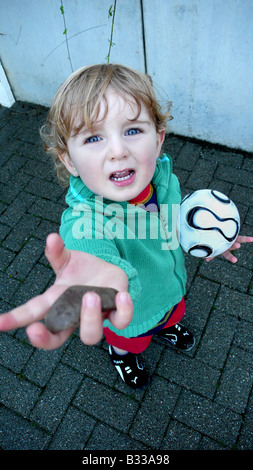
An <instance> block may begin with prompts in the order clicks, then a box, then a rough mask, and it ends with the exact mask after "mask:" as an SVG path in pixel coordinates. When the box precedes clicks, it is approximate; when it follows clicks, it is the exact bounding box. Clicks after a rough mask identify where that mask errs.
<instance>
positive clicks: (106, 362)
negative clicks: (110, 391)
mask: <svg viewBox="0 0 253 470" xmlns="http://www.w3.org/2000/svg"><path fill="white" fill-rule="evenodd" d="M62 361H63V362H64V363H65V364H69V365H70V366H71V367H73V368H74V369H77V370H79V371H80V372H82V373H83V374H85V375H88V376H90V377H93V378H94V379H98V380H99V381H101V382H103V383H105V384H111V385H113V383H114V382H115V380H116V378H117V376H118V373H117V371H116V369H115V367H114V366H113V365H112V363H111V360H110V357H109V354H108V352H107V351H104V350H103V349H101V348H98V347H96V346H86V345H85V344H83V343H82V342H81V341H80V338H79V337H76V338H74V339H73V340H72V342H71V344H70V346H69V347H68V349H67V351H66V353H65V354H64V357H63V359H62Z"/></svg>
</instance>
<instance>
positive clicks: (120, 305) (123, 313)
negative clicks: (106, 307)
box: [109, 292, 133, 330]
mask: <svg viewBox="0 0 253 470" xmlns="http://www.w3.org/2000/svg"><path fill="white" fill-rule="evenodd" d="M115 301H116V307H117V310H115V311H113V312H111V313H110V315H109V319H110V321H111V323H112V324H113V325H114V326H115V328H118V329H119V330H122V329H123V328H126V327H127V326H128V325H129V323H130V322H131V320H132V318H133V302H132V299H131V297H130V295H129V293H128V292H119V293H118V294H117V295H116V297H115Z"/></svg>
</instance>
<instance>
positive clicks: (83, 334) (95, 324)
mask: <svg viewBox="0 0 253 470" xmlns="http://www.w3.org/2000/svg"><path fill="white" fill-rule="evenodd" d="M102 336H103V315H102V309H101V299H100V297H99V295H98V294H96V293H95V292H88V293H87V294H85V295H84V296H83V300H82V307H81V316H80V338H81V340H82V341H83V343H85V344H87V345H93V344H97V343H98V342H99V341H100V340H101V338H102Z"/></svg>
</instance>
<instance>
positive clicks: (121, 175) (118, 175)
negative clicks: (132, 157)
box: [110, 169, 135, 183]
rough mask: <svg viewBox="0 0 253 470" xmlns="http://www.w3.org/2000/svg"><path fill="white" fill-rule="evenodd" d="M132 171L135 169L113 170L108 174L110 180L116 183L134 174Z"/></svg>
mask: <svg viewBox="0 0 253 470" xmlns="http://www.w3.org/2000/svg"><path fill="white" fill-rule="evenodd" d="M134 173H135V171H134V170H131V169H127V170H122V171H114V172H113V173H112V174H111V176H110V180H112V181H115V182H116V183H120V182H121V181H127V180H129V179H130V178H131V177H132V176H133V175H134Z"/></svg>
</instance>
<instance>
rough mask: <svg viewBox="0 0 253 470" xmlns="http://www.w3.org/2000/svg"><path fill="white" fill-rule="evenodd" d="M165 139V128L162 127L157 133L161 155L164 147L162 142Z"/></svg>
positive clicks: (158, 152)
mask: <svg viewBox="0 0 253 470" xmlns="http://www.w3.org/2000/svg"><path fill="white" fill-rule="evenodd" d="M164 139H165V129H162V130H161V131H159V132H157V133H156V149H157V155H158V156H159V155H160V151H161V148H162V144H163V142H164Z"/></svg>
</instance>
